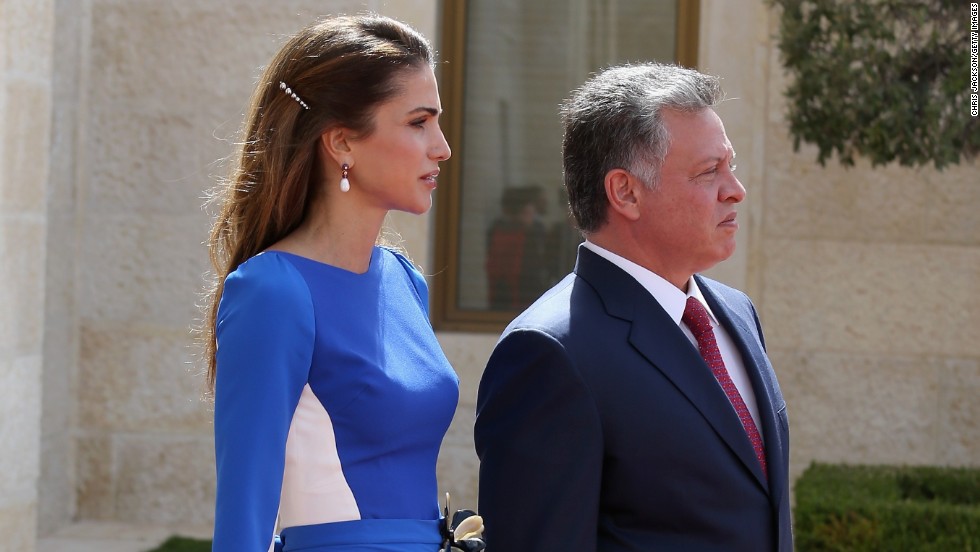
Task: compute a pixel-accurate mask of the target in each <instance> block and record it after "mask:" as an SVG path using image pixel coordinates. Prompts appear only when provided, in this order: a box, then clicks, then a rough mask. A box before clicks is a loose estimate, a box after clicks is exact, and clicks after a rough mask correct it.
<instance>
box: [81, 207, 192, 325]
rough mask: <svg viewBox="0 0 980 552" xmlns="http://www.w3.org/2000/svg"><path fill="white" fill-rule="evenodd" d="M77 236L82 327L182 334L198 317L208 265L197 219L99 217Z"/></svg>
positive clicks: (153, 216)
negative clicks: (150, 328)
mask: <svg viewBox="0 0 980 552" xmlns="http://www.w3.org/2000/svg"><path fill="white" fill-rule="evenodd" d="M81 231H82V234H83V235H82V236H81V246H80V247H81V254H80V255H79V257H78V259H79V263H81V266H79V267H78V277H79V280H78V310H79V312H78V314H79V317H80V318H81V319H82V320H83V323H90V322H91V323H95V324H96V325H97V326H99V327H103V326H106V325H111V324H115V323H121V324H125V325H129V326H132V325H140V326H146V325H151V326H153V327H163V328H166V329H169V330H177V329H180V330H184V329H187V328H189V327H190V326H191V324H192V323H193V322H194V321H195V320H196V319H199V318H200V310H199V309H198V308H197V301H198V297H199V296H198V294H199V292H200V290H201V289H202V284H203V274H204V272H205V270H206V268H207V266H208V265H207V253H206V251H205V250H204V248H203V247H202V246H201V245H200V244H201V242H202V241H203V240H204V239H205V237H206V234H207V227H206V221H204V220H203V218H202V217H199V216H197V215H195V214H189V215H186V216H164V215H143V214H140V213H131V214H120V215H102V216H98V217H90V218H88V219H86V220H85V221H84V223H83V225H82V229H81Z"/></svg>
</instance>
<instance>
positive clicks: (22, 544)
mask: <svg viewBox="0 0 980 552" xmlns="http://www.w3.org/2000/svg"><path fill="white" fill-rule="evenodd" d="M2 6H3V4H2V3H0V15H3V9H2ZM36 525H37V516H36V514H35V509H34V506H33V505H16V506H2V505H0V535H3V537H2V538H3V541H2V542H0V550H3V551H4V552H7V551H9V552H31V551H33V550H35V544H36V542H37V538H36V536H35V532H34V530H33V528H34V527H35V526H36ZM38 552H44V551H43V550H39V551H38Z"/></svg>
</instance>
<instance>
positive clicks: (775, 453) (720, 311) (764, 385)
mask: <svg viewBox="0 0 980 552" xmlns="http://www.w3.org/2000/svg"><path fill="white" fill-rule="evenodd" d="M695 278H696V279H697V282H698V286H699V287H700V288H701V292H702V294H703V295H704V298H705V300H706V301H707V302H708V305H709V306H710V307H711V310H712V312H714V314H715V316H716V317H717V318H718V322H719V323H720V324H721V325H722V326H724V327H725V330H727V331H728V335H729V336H731V338H732V341H733V342H734V343H735V346H736V347H737V348H738V352H739V353H740V354H741V355H742V363H743V364H744V365H745V371H746V373H747V374H748V376H749V380H750V381H751V383H752V391H753V392H754V393H755V399H756V401H755V402H756V406H757V408H758V410H759V422H760V424H761V426H762V427H761V428H760V429H761V430H762V434H763V438H764V440H765V446H766V465H767V466H768V468H769V475H770V478H769V479H770V481H776V482H780V481H785V480H786V477H785V472H786V469H787V466H785V465H784V463H783V461H782V458H781V451H782V450H783V447H784V443H782V438H783V437H782V433H781V432H780V430H779V420H778V418H777V412H776V410H775V408H777V407H780V406H782V405H777V404H776V403H777V395H776V392H775V389H776V387H775V385H776V384H775V382H774V381H773V375H774V374H773V371H772V369H771V367H770V364H769V360H768V357H767V356H766V354H765V351H763V349H762V343H761V341H760V340H759V339H758V338H757V336H758V331H757V329H756V328H755V327H752V326H750V322H751V321H750V320H749V319H747V318H746V316H739V315H738V313H737V312H736V309H735V308H734V307H733V306H732V305H730V304H729V303H728V302H727V301H726V300H725V299H724V298H723V297H722V296H721V295H719V294H717V293H715V291H714V290H713V289H712V286H711V285H710V284H708V283H707V282H705V280H704V279H703V278H701V277H699V276H695ZM758 475H759V476H760V477H761V476H762V473H761V470H760V472H759V474H758ZM784 490H785V489H782V486H781V485H777V486H776V487H774V488H773V489H771V494H772V496H773V499H774V500H773V502H774V503H777V504H778V498H779V495H780V494H781V493H782V492H783V491H784Z"/></svg>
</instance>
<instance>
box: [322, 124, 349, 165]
mask: <svg viewBox="0 0 980 552" xmlns="http://www.w3.org/2000/svg"><path fill="white" fill-rule="evenodd" d="M351 137H352V134H351V132H350V131H349V130H348V129H346V128H343V127H333V128H331V129H329V130H327V131H325V132H324V133H323V134H321V135H320V147H321V148H323V151H324V152H325V153H326V154H327V155H328V156H329V157H330V158H331V159H333V160H334V161H335V162H336V163H337V164H338V165H342V164H344V163H346V164H348V165H350V166H352V167H353V166H354V160H353V159H352V158H351V147H350V141H351Z"/></svg>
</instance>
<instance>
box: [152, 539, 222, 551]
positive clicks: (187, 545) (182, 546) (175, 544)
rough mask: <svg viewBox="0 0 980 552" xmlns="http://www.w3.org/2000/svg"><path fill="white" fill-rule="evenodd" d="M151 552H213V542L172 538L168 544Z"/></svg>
mask: <svg viewBox="0 0 980 552" xmlns="http://www.w3.org/2000/svg"><path fill="white" fill-rule="evenodd" d="M149 552H211V541H209V540H200V539H189V538H186V537H170V538H169V539H167V541H166V542H164V543H163V544H161V545H160V546H159V547H157V548H154V549H153V550H150V551H149Z"/></svg>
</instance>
